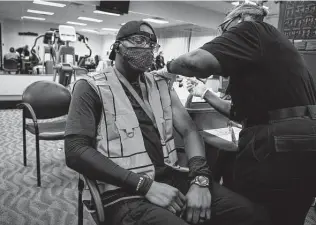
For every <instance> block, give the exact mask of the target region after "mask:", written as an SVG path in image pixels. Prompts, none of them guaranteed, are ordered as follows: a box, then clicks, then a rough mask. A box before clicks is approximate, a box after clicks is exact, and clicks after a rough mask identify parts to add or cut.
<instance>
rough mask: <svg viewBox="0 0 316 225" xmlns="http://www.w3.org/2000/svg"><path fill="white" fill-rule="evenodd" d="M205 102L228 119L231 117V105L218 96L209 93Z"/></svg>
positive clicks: (205, 96)
mask: <svg viewBox="0 0 316 225" xmlns="http://www.w3.org/2000/svg"><path fill="white" fill-rule="evenodd" d="M204 99H205V101H206V102H207V103H208V104H210V105H211V106H212V107H213V108H214V109H216V110H217V111H218V112H220V113H221V114H223V115H224V116H226V117H228V118H229V117H230V108H231V103H230V102H229V101H227V100H223V99H221V98H219V97H218V96H216V95H215V94H214V93H213V92H211V91H207V92H206V93H205V95H204Z"/></svg>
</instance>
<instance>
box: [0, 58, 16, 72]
mask: <svg viewBox="0 0 316 225" xmlns="http://www.w3.org/2000/svg"><path fill="white" fill-rule="evenodd" d="M18 64H19V62H18V60H16V59H6V58H4V61H3V69H4V70H10V71H17V70H18Z"/></svg>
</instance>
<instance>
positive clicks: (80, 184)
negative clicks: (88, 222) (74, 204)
mask: <svg viewBox="0 0 316 225" xmlns="http://www.w3.org/2000/svg"><path fill="white" fill-rule="evenodd" d="M83 186H84V183H83V181H82V180H81V179H79V182H78V225H83V202H82V191H83Z"/></svg>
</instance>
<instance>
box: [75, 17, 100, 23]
mask: <svg viewBox="0 0 316 225" xmlns="http://www.w3.org/2000/svg"><path fill="white" fill-rule="evenodd" d="M78 20H85V21H90V22H96V23H101V22H103V20H99V19H94V18H89V17H82V16H80V17H78Z"/></svg>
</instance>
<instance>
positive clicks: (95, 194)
mask: <svg viewBox="0 0 316 225" xmlns="http://www.w3.org/2000/svg"><path fill="white" fill-rule="evenodd" d="M83 178H84V180H85V182H86V184H87V185H88V187H89V191H90V194H91V196H92V199H93V201H94V204H95V208H96V210H97V216H98V219H99V222H100V223H103V222H105V216H104V208H103V204H102V200H101V195H100V191H99V188H98V185H97V182H96V181H95V180H90V179H89V178H88V177H86V176H84V175H83Z"/></svg>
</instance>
